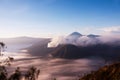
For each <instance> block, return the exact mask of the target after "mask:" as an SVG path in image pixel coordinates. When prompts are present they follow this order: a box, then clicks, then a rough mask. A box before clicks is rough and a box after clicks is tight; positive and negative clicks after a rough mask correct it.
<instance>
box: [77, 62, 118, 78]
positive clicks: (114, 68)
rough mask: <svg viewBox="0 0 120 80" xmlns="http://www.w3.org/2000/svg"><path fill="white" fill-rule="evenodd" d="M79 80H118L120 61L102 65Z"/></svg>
mask: <svg viewBox="0 0 120 80" xmlns="http://www.w3.org/2000/svg"><path fill="white" fill-rule="evenodd" d="M79 80H120V63H114V64H111V65H109V66H108V65H107V66H104V67H103V68H100V69H99V70H98V71H95V72H91V73H90V74H88V75H86V76H84V77H82V78H81V79H79Z"/></svg>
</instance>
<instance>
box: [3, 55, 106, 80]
mask: <svg viewBox="0 0 120 80" xmlns="http://www.w3.org/2000/svg"><path fill="white" fill-rule="evenodd" d="M5 55H6V56H7V55H9V56H12V57H14V58H15V61H14V62H13V63H12V65H11V66H10V67H8V71H9V72H11V71H14V70H15V68H16V67H20V68H21V70H22V71H25V70H26V69H28V67H30V66H35V67H37V68H39V69H40V70H41V73H40V76H39V79H38V80H51V79H52V78H54V77H56V78H57V80H74V79H76V78H78V77H81V76H83V75H84V74H86V73H89V72H90V71H93V70H96V69H98V68H99V67H101V66H103V65H104V60H102V59H95V58H89V59H77V60H68V59H58V58H56V59H51V58H47V59H45V58H42V57H35V56H30V55H29V54H26V53H5Z"/></svg>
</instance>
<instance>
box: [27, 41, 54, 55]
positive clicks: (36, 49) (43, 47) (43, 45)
mask: <svg viewBox="0 0 120 80" xmlns="http://www.w3.org/2000/svg"><path fill="white" fill-rule="evenodd" d="M49 42H50V39H43V40H41V41H39V42H37V43H35V44H33V45H32V46H30V47H28V48H26V49H27V50H28V53H30V54H31V55H35V56H47V55H48V54H49V53H50V52H52V51H53V50H54V48H48V47H47V45H48V43H49Z"/></svg>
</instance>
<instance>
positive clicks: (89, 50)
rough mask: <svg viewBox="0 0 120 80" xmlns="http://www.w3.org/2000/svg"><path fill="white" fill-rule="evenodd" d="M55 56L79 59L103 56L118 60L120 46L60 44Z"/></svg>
mask: <svg viewBox="0 0 120 80" xmlns="http://www.w3.org/2000/svg"><path fill="white" fill-rule="evenodd" d="M51 55H52V56H53V57H59V58H67V59H78V58H88V57H101V58H103V59H107V60H112V59H114V60H116V59H118V58H119V56H120V46H110V45H106V44H97V45H92V46H86V47H80V46H75V45H71V44H67V45H59V46H58V47H57V48H56V49H55V51H54V52H52V54H51Z"/></svg>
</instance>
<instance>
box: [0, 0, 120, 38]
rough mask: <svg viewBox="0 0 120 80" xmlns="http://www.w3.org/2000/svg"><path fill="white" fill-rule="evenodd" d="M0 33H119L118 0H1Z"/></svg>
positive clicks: (27, 34)
mask: <svg viewBox="0 0 120 80" xmlns="http://www.w3.org/2000/svg"><path fill="white" fill-rule="evenodd" d="M0 28H1V29H0V37H16V36H31V37H51V36H55V35H65V34H69V33H71V32H74V31H78V32H80V33H82V34H89V33H94V34H101V33H103V32H106V31H107V32H114V33H120V0H0Z"/></svg>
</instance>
